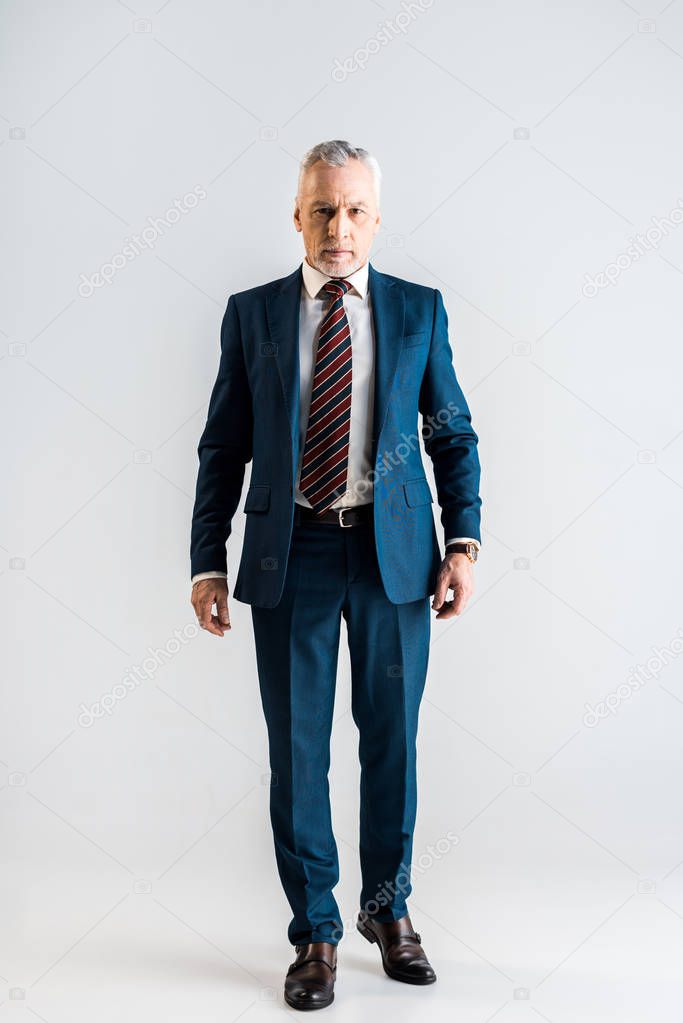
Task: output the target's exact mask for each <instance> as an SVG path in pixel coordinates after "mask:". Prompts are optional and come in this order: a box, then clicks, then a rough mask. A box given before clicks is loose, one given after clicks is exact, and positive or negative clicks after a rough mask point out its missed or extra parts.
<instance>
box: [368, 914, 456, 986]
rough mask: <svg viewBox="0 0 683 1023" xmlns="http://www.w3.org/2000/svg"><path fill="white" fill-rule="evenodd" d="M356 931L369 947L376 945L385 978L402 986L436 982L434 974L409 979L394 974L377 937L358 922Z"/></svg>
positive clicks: (406, 976)
mask: <svg viewBox="0 0 683 1023" xmlns="http://www.w3.org/2000/svg"><path fill="white" fill-rule="evenodd" d="M356 929H357V930H358V931H360V933H361V934H362V935H363V937H364V938H365V940H366V941H369V942H370V944H371V945H377V946H378V947H379V952H380V955H381V957H382V968H383V970H384V972H385V973H386V975H387V977H391V979H392V980H400V981H401V983H402V984H419V985H422V986H424V985H425V984H433V983H434V981H435V980H436V974H434V976H433V977H410V976H408V975H407V974H405V973H395V972H394V971H393V970H392V969H391V967H389V966H387V964H386V963H385V961H384V952H383V951H382V946H381V944H380V943H379V941H378V940H377V935H376V934H374V933H373V931H371V930H370V928H369V927H366V926H365V924H362V923H361V922H360V921H358V922H357V923H356Z"/></svg>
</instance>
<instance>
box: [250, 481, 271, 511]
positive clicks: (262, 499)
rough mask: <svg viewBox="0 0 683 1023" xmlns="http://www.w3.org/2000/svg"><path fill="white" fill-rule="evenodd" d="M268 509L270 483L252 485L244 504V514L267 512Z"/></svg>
mask: <svg viewBox="0 0 683 1023" xmlns="http://www.w3.org/2000/svg"><path fill="white" fill-rule="evenodd" d="M269 507H270V483H252V484H251V486H250V487H249V489H248V490H247V496H246V500H245V502H244V511H245V512H259V511H268V508H269Z"/></svg>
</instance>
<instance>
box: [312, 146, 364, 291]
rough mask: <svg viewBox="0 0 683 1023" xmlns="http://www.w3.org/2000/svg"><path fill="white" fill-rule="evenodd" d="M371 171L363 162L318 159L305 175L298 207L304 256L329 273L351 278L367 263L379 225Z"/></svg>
mask: <svg viewBox="0 0 683 1023" xmlns="http://www.w3.org/2000/svg"><path fill="white" fill-rule="evenodd" d="M380 219H381V218H380V213H379V209H378V208H377V201H376V199H375V191H374V188H373V182H372V173H371V172H370V170H369V169H368V168H367V167H366V166H365V165H364V164H363V163H361V161H360V160H354V159H350V160H347V162H346V164H345V165H344V166H343V167H332V166H330V164H328V163H325V162H324V160H318V161H317V163H314V164H313V166H312V167H309V169H308V170H307V171H306V173H305V174H304V176H303V178H302V181H301V190H300V192H299V195H298V196H297V199H296V205H295V209H294V226H295V227H296V229H297V231H301V233H302V234H303V240H304V248H305V249H306V259H307V260H308V262H309V263H310V264H311V266H314V267H315V268H316V269H317V270H320V272H321V273H324V274H327V275H328V276H330V277H348V275H349V274H351V273H353V272H354V270H358V269H359V267H361V266H363V264H364V263H366V262H367V259H368V256H369V254H370V246H371V245H372V239H373V238H374V236H375V235H376V234H377V231H378V230H379V225H380Z"/></svg>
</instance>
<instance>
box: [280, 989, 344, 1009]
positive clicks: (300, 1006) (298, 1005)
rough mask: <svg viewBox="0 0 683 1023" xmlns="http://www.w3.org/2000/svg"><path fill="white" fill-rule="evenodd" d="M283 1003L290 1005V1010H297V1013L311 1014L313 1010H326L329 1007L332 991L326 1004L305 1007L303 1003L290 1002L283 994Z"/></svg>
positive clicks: (332, 996) (332, 999)
mask: <svg viewBox="0 0 683 1023" xmlns="http://www.w3.org/2000/svg"><path fill="white" fill-rule="evenodd" d="M285 1001H286V1002H287V1005H290V1006H291V1007H292V1009H298V1010H299V1012H313V1011H314V1010H315V1009H326V1008H327V1006H328V1005H331V1004H332V1002H333V1001H334V991H333V992H332V994H331V995H330V997H329V998H328V1000H327V1001H326V1002H318V1003H317V1005H306V1004H305V1003H304V1002H297V1001H294V1000H292V1001H290V999H289V998H288V997H287V995H286V994H285Z"/></svg>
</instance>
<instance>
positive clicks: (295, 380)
mask: <svg viewBox="0 0 683 1023" xmlns="http://www.w3.org/2000/svg"><path fill="white" fill-rule="evenodd" d="M302 283H303V274H302V272H301V266H300V265H299V266H298V267H297V268H296V270H295V271H294V273H291V274H290V275H289V277H285V278H284V280H283V281H282V283H281V284H280V287H279V288H278V289H277V290H276V291H272V292H271V293H270V294H269V295H268V297H267V299H266V316H267V319H268V329H269V330H270V337H271V341H272V342H273V343H274V344H276V345H277V349H276V352H277V354H276V358H275V363H276V365H277V370H278V373H279V375H280V384H281V386H282V395H283V398H284V401H285V407H286V409H287V416H288V419H289V429H290V434H291V438H292V454H293V464H294V467H295V468H296V465H297V460H298V457H299V389H300V385H299V309H300V307H301V287H302Z"/></svg>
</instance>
